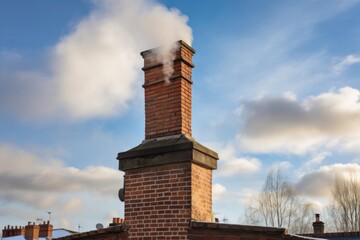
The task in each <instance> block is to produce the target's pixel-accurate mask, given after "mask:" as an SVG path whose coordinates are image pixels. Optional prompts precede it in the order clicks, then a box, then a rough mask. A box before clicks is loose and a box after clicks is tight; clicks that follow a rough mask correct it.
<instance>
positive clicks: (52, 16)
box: [0, 0, 360, 231]
mask: <svg viewBox="0 0 360 240" xmlns="http://www.w3.org/2000/svg"><path fill="white" fill-rule="evenodd" d="M359 12H360V1H350V0H348V1H334V0H331V1H325V0H324V1H320V0H317V1H226V3H222V4H220V3H218V2H217V1H207V2H206V4H204V3H202V2H199V1H198V2H194V1H181V2H179V1H170V0H169V1H165V0H164V1H145V0H137V1H126V0H122V1H85V0H84V1H80V0H79V1H70V0H68V1H45V0H34V1H20V0H11V1H10V0H2V1H0V180H1V181H0V182H1V184H0V226H5V225H8V224H10V225H24V224H25V223H27V221H35V220H36V218H43V219H47V217H48V216H47V212H48V211H52V216H51V217H52V221H53V222H54V225H55V227H66V228H70V229H74V230H77V226H78V224H80V225H81V226H82V229H81V230H82V231H84V230H90V229H93V228H94V227H95V225H96V223H99V222H101V223H103V224H104V225H106V224H107V223H108V222H109V221H110V220H111V217H115V216H122V215H123V204H122V203H120V201H119V200H118V199H117V190H118V189H119V188H120V187H121V186H122V174H121V173H120V172H119V171H117V160H116V159H115V158H116V155H117V153H118V152H121V151H125V150H127V149H129V148H131V147H134V146H136V145H137V144H139V143H140V142H141V141H142V140H143V138H144V112H143V111H144V106H143V92H142V91H143V89H142V87H141V85H142V81H143V76H142V72H141V65H142V59H141V56H140V55H139V52H140V51H143V50H146V49H149V48H152V47H155V46H159V45H162V44H165V43H167V42H170V41H176V40H178V39H184V40H186V41H187V42H188V43H189V44H192V46H193V47H194V48H195V50H196V51H197V53H196V55H194V63H195V65H196V67H195V69H194V70H193V81H194V85H193V124H192V126H193V127H192V128H193V136H194V137H195V139H197V141H199V142H201V143H203V144H204V145H206V146H208V147H211V148H212V149H214V150H215V151H217V152H218V153H219V155H220V161H219V169H218V170H216V171H215V172H214V177H213V185H214V206H213V210H214V212H216V213H217V216H218V217H220V218H223V217H226V218H228V219H229V220H230V221H231V222H234V223H238V222H241V217H242V214H243V209H244V207H245V206H246V204H247V203H249V201H250V200H251V199H253V195H252V194H256V192H258V191H259V190H260V189H261V187H262V184H263V181H264V179H265V176H266V174H267V172H268V170H269V169H270V168H272V167H280V168H282V169H283V171H284V172H285V173H286V174H287V175H288V176H289V178H290V180H291V181H293V182H294V184H295V185H296V187H297V190H298V191H299V192H300V194H301V195H302V197H304V198H306V199H307V200H309V201H311V202H313V203H314V204H315V205H314V206H315V208H316V210H317V211H319V212H322V211H324V209H325V207H326V201H327V199H328V198H329V197H330V192H331V191H330V189H331V183H332V181H333V176H334V175H335V173H341V172H343V171H345V170H346V169H353V170H354V171H360V165H359V164H360V150H359V149H360V124H359V122H360V92H359V89H360V79H359V76H360V67H359V66H360V46H359V42H360V28H359V27H358V26H359V24H360V14H359ZM191 42H192V43H191Z"/></svg>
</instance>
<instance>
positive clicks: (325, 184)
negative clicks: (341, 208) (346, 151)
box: [296, 163, 360, 198]
mask: <svg viewBox="0 0 360 240" xmlns="http://www.w3.org/2000/svg"><path fill="white" fill-rule="evenodd" d="M349 171H351V172H354V173H355V174H356V175H358V176H359V175H360V165H359V164H356V163H347V164H332V165H328V166H322V167H320V168H319V170H317V171H313V172H309V173H306V174H304V175H303V176H302V177H301V178H300V180H299V181H298V183H297V184H296V189H297V190H298V191H299V192H300V193H301V194H302V195H305V196H309V197H327V198H329V197H331V191H332V187H333V184H334V182H335V177H336V176H338V175H340V176H346V175H348V173H349Z"/></svg>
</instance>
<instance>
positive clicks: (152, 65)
mask: <svg viewBox="0 0 360 240" xmlns="http://www.w3.org/2000/svg"><path fill="white" fill-rule="evenodd" d="M177 45H178V47H177V49H176V56H175V59H174V62H173V64H174V73H173V75H172V76H170V78H169V81H166V80H165V76H164V74H163V65H162V64H161V63H160V62H158V59H159V57H158V56H157V54H158V53H159V49H151V50H148V51H145V52H142V53H141V55H142V57H143V58H144V68H143V70H144V74H145V81H144V85H143V87H144V89H145V118H146V119H145V140H144V141H143V142H142V143H141V144H140V145H138V146H137V147H135V148H132V149H130V150H128V151H126V152H121V153H119V154H118V157H117V159H118V160H119V170H121V171H124V172H125V177H124V182H125V184H124V189H123V190H124V200H125V201H124V204H125V205H124V208H125V209H124V210H125V211H124V212H125V221H126V224H127V225H128V226H129V239H140V238H141V239H143V238H144V239H145V238H146V239H147V238H149V239H187V232H188V228H189V223H190V221H191V220H198V221H208V222H210V221H212V219H213V217H212V170H214V169H216V168H217V160H218V155H217V153H216V152H214V151H212V150H210V149H208V148H206V147H204V146H203V145H201V144H200V143H198V142H196V141H195V139H193V138H192V137H191V86H192V79H191V75H192V68H193V67H194V65H193V63H192V56H193V54H194V53H195V51H194V49H192V48H191V47H190V46H189V45H187V44H186V43H185V42H183V41H178V42H177ZM121 195H122V194H121ZM121 199H123V198H122V197H121Z"/></svg>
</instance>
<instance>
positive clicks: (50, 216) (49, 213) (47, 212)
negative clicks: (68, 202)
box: [47, 211, 51, 222]
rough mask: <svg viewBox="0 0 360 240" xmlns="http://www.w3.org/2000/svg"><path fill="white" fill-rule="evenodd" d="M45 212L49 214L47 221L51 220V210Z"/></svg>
mask: <svg viewBox="0 0 360 240" xmlns="http://www.w3.org/2000/svg"><path fill="white" fill-rule="evenodd" d="M47 214H49V222H50V220H51V212H50V211H48V212H47Z"/></svg>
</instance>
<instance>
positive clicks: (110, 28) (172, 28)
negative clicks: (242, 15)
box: [0, 0, 192, 120]
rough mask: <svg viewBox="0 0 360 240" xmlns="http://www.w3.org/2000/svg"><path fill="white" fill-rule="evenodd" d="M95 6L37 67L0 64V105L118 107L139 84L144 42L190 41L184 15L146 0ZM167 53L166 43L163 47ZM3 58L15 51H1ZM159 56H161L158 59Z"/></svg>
mask: <svg viewBox="0 0 360 240" xmlns="http://www.w3.org/2000/svg"><path fill="white" fill-rule="evenodd" d="M94 4H95V10H94V11H93V12H92V13H90V15H89V16H88V17H86V18H84V19H83V20H82V21H80V22H79V23H78V24H77V25H75V26H74V28H73V30H72V31H71V32H70V33H69V34H68V35H67V36H64V37H63V38H62V39H61V40H60V41H59V42H58V43H57V44H56V45H55V46H53V47H52V48H51V49H50V50H49V51H48V53H47V54H48V55H47V59H46V62H45V63H44V66H43V67H42V69H41V70H40V69H36V68H35V69H30V70H25V69H21V67H20V65H21V64H19V67H18V68H20V69H15V70H14V69H12V70H11V71H10V70H8V69H4V70H5V71H4V72H2V74H1V76H0V79H1V80H0V89H3V90H2V91H1V90H0V102H2V103H3V104H0V109H2V110H6V111H8V112H12V113H17V114H18V115H20V116H23V115H25V116H26V117H27V118H35V119H36V118H40V119H43V118H49V117H62V118H66V119H73V120H74V119H75V120H81V119H86V118H93V117H103V116H112V115H117V114H119V113H122V112H124V111H125V110H126V109H127V107H128V105H129V101H130V100H131V99H132V98H133V97H134V94H135V92H136V90H135V89H136V88H135V87H134V86H138V89H140V86H141V81H140V79H141V77H140V76H141V70H140V69H141V65H142V58H141V56H140V55H139V53H140V52H141V51H143V50H146V49H148V48H153V47H157V46H159V45H165V46H171V45H167V44H169V43H173V42H175V41H177V40H180V39H182V40H184V41H186V42H187V43H189V44H191V42H192V33H191V28H190V27H189V26H188V25H187V17H186V16H184V15H182V14H181V13H180V12H179V11H178V10H176V9H167V8H166V7H164V6H162V5H160V4H159V3H156V2H153V1H150V0H134V1H125V0H121V1H116V0H106V1H94ZM165 49H166V50H167V51H165V52H161V53H162V54H163V55H166V54H168V52H169V50H171V47H168V48H165ZM1 56H5V57H6V58H9V57H10V58H13V59H14V58H16V59H17V58H18V57H17V55H16V54H10V53H9V52H2V53H1ZM163 60H164V62H165V63H166V62H169V61H166V58H165V59H163Z"/></svg>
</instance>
